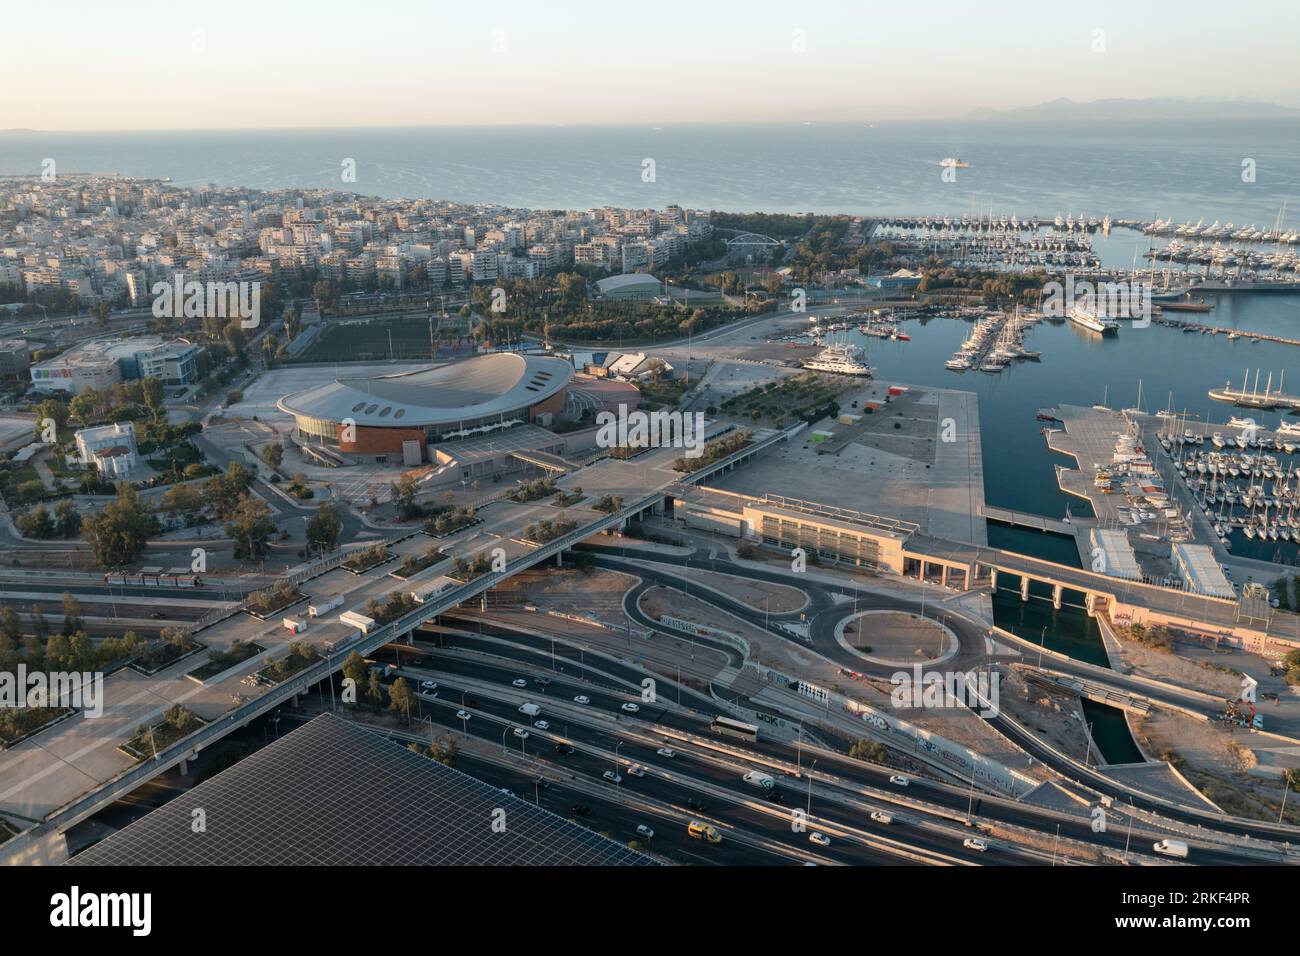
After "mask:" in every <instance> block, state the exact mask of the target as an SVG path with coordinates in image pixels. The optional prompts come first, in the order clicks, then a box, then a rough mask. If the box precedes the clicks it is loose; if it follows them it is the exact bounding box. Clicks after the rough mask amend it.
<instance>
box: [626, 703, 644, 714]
mask: <svg viewBox="0 0 1300 956" xmlns="http://www.w3.org/2000/svg"><path fill="white" fill-rule="evenodd" d="M640 709H641V708H640V707H638V706H637V705H636V704H624V705H623V710H624V711H626V712H627V713H629V714H635V713H636V712H637V711H639V710H640Z"/></svg>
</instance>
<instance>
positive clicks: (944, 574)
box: [939, 564, 948, 588]
mask: <svg viewBox="0 0 1300 956" xmlns="http://www.w3.org/2000/svg"><path fill="white" fill-rule="evenodd" d="M939 586H940V587H943V588H946V587H947V586H948V565H946V564H941V565H939Z"/></svg>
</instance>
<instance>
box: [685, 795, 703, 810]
mask: <svg viewBox="0 0 1300 956" xmlns="http://www.w3.org/2000/svg"><path fill="white" fill-rule="evenodd" d="M686 805H687V806H688V807H690V808H691V809H692V810H694V811H695V812H696V813H703V812H704V804H703V802H702V801H699V800H696V799H695V798H694V797H687V798H686Z"/></svg>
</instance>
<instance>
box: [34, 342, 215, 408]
mask: <svg viewBox="0 0 1300 956" xmlns="http://www.w3.org/2000/svg"><path fill="white" fill-rule="evenodd" d="M202 351H203V348H202V346H199V345H195V344H194V343H192V342H189V341H187V340H185V339H164V338H163V337H162V336H161V335H139V336H133V337H131V338H126V339H118V338H105V339H93V340H91V341H89V342H83V343H81V344H79V345H75V346H73V347H72V348H70V349H68V350H67V351H66V352H64V353H63V354H62V355H57V356H55V357H54V358H52V359H48V360H46V361H44V362H38V363H37V364H36V365H33V366H32V368H31V375H32V387H33V388H36V389H39V390H41V391H47V392H50V391H62V392H70V393H72V394H74V395H77V394H80V393H81V392H84V391H85V390H86V389H88V388H93V389H95V390H97V391H104V390H106V389H110V388H112V387H113V386H114V385H116V384H117V383H118V382H130V381H134V380H136V379H140V378H147V377H150V376H152V377H154V378H157V379H159V380H160V381H161V382H162V383H163V384H164V385H189V384H192V383H193V382H195V381H197V380H198V357H199V355H200V354H201V353H202Z"/></svg>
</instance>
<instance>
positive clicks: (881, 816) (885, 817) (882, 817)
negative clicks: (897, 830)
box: [871, 810, 894, 823]
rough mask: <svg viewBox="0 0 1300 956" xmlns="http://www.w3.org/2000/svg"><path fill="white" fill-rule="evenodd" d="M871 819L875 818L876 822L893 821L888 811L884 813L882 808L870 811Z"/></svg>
mask: <svg viewBox="0 0 1300 956" xmlns="http://www.w3.org/2000/svg"><path fill="white" fill-rule="evenodd" d="M871 819H873V820H875V821H876V822H877V823H893V822H894V818H893V817H891V816H890V815H889V814H888V813H886V812H885V811H884V810H872V811H871Z"/></svg>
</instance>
